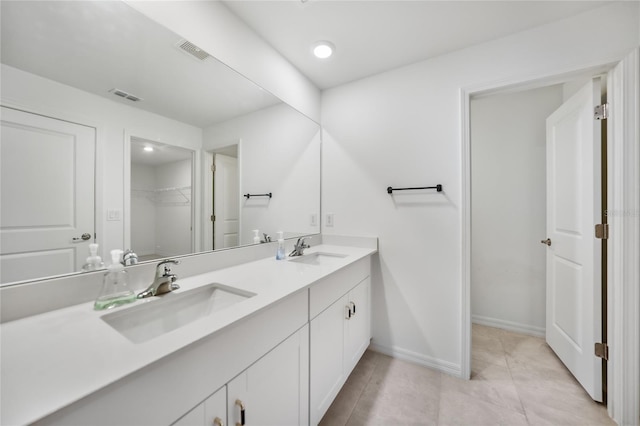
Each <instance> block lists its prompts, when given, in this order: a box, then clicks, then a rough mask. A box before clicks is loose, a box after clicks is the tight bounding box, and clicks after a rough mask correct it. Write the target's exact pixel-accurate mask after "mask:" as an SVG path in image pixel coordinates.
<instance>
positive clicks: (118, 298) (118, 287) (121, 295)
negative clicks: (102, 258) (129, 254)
mask: <svg viewBox="0 0 640 426" xmlns="http://www.w3.org/2000/svg"><path fill="white" fill-rule="evenodd" d="M120 256H122V250H111V265H109V267H108V268H107V269H108V272H107V273H106V274H105V275H104V280H103V281H102V290H101V291H100V295H99V296H98V298H97V299H96V302H95V303H94V305H93V308H94V309H95V310H102V309H110V308H113V307H116V306H120V305H124V304H125V303H130V302H133V301H135V300H136V295H135V293H134V292H133V291H132V290H131V289H130V288H129V277H128V274H127V271H125V270H124V265H122V263H120Z"/></svg>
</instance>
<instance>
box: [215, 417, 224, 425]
mask: <svg viewBox="0 0 640 426" xmlns="http://www.w3.org/2000/svg"><path fill="white" fill-rule="evenodd" d="M213 424H214V426H224V422H223V421H222V419H221V418H220V417H216V418H215V419H213Z"/></svg>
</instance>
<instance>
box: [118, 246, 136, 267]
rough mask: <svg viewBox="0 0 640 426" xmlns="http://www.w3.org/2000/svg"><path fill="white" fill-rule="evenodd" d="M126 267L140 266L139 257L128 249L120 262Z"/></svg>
mask: <svg viewBox="0 0 640 426" xmlns="http://www.w3.org/2000/svg"><path fill="white" fill-rule="evenodd" d="M120 263H122V264H123V265H124V266H131V265H137V264H138V255H137V254H136V253H135V252H134V251H133V250H132V249H127V250H125V252H124V253H122V260H121V261H120Z"/></svg>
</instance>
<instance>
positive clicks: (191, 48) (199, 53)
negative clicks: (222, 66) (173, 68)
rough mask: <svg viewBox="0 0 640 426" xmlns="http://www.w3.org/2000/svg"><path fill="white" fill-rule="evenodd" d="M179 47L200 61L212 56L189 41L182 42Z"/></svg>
mask: <svg viewBox="0 0 640 426" xmlns="http://www.w3.org/2000/svg"><path fill="white" fill-rule="evenodd" d="M178 47H179V48H180V49H182V50H184V51H185V52H187V53H188V54H190V55H192V56H195V57H196V58H198V59H200V60H201V61H204V60H205V59H207V58H208V57H210V56H211V55H209V54H208V53H207V52H205V51H204V50H202V49H200V48H199V47H198V46H196V45H195V44H193V43H191V42H190V41H187V40H182V41H181V42H179V43H178Z"/></svg>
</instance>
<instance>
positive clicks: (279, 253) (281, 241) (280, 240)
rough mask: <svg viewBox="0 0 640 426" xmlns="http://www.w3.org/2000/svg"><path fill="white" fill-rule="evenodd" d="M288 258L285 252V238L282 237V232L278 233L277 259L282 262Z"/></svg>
mask: <svg viewBox="0 0 640 426" xmlns="http://www.w3.org/2000/svg"><path fill="white" fill-rule="evenodd" d="M285 257H286V255H285V252H284V238H283V236H282V231H278V249H277V250H276V259H277V260H282V259H284V258H285Z"/></svg>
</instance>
